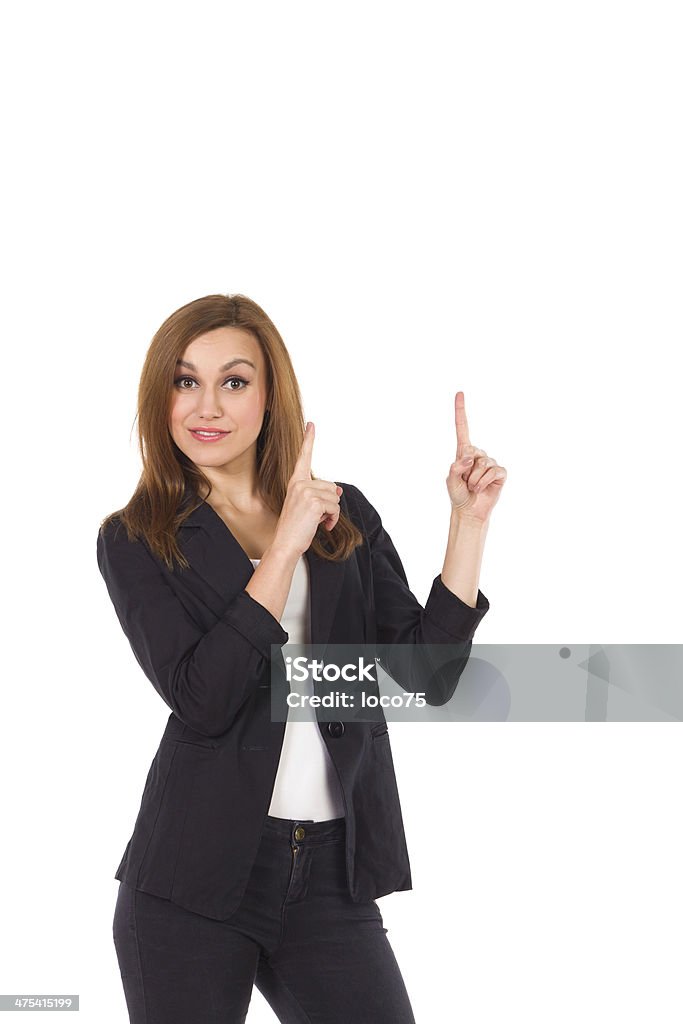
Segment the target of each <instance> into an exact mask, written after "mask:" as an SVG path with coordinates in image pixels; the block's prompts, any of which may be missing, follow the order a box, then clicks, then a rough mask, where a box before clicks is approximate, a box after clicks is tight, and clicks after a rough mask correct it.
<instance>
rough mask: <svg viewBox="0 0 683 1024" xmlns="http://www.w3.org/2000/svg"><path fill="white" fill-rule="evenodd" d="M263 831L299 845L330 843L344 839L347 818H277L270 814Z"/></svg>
mask: <svg viewBox="0 0 683 1024" xmlns="http://www.w3.org/2000/svg"><path fill="white" fill-rule="evenodd" d="M302 830H303V833H302ZM263 831H264V833H267V834H268V835H270V836H279V837H280V838H283V839H287V840H288V841H289V842H292V843H296V844H297V845H305V844H307V843H320V842H326V843H329V842H334V841H335V840H336V841H340V840H343V839H344V837H345V835H346V819H345V818H343V817H342V818H328V819H326V820H325V821H307V820H306V819H305V818H276V817H274V816H273V815H272V814H269V815H267V817H266V820H265V822H264V825H263ZM295 833H296V834H295Z"/></svg>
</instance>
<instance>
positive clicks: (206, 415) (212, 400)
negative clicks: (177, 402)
mask: <svg viewBox="0 0 683 1024" xmlns="http://www.w3.org/2000/svg"><path fill="white" fill-rule="evenodd" d="M197 413H198V415H199V416H201V417H202V418H203V419H207V420H211V419H216V418H217V417H218V416H222V415H223V409H222V408H221V403H220V396H219V393H218V392H215V391H212V390H211V388H203V389H202V391H201V393H200V395H199V398H198V400H197Z"/></svg>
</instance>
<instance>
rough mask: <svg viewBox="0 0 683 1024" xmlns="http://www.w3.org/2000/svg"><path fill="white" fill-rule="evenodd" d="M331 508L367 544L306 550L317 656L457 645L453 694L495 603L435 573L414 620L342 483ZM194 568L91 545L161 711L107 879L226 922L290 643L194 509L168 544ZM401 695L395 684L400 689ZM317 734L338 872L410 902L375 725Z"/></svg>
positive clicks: (270, 772)
mask: <svg viewBox="0 0 683 1024" xmlns="http://www.w3.org/2000/svg"><path fill="white" fill-rule="evenodd" d="M340 486H341V487H343V489H344V490H343V494H342V497H341V509H342V511H343V512H345V513H346V514H347V515H349V516H350V518H351V519H352V520H353V522H355V523H356V525H357V526H358V528H359V529H360V530H361V531H362V533H363V534H364V538H365V541H364V543H363V544H362V545H361V546H360V547H357V548H356V549H355V551H354V552H353V554H352V555H351V557H350V558H349V559H347V560H346V561H343V562H330V561H326V560H325V559H323V558H320V557H318V556H316V555H315V554H314V553H313V552H312V551H311V550H310V549H309V550H308V551H306V553H305V557H306V560H307V562H308V567H309V572H310V586H311V643H313V644H326V643H328V642H329V643H340V644H347V643H348V644H354V643H359V642H363V643H374V642H375V641H376V642H377V643H379V644H394V643H396V644H413V643H425V644H439V643H451V644H452V643H453V642H457V641H466V645H465V646H464V648H463V649H464V650H465V652H466V654H465V657H464V659H463V661H462V664H461V666H460V668H459V670H458V671H457V672H455V673H453V674H452V676H451V677H450V678H451V685H450V686H449V687H448V688H447V689H446V691H445V692H443V693H442V694H441V697H442V698H443V700H441V698H440V699H439V700H438V701H435V700H430V703H442V702H443V701H445V700H447V699H449V698H450V696H452V693H453V691H454V689H455V686H456V684H457V681H458V679H459V677H460V674H461V673H462V669H463V668H464V667H465V664H466V661H467V657H468V656H469V653H470V647H471V640H472V637H473V635H474V632H475V630H476V628H477V626H478V624H479V622H480V621H481V619H482V618H483V616H484V615H485V614H486V612H487V611H488V608H489V603H488V601H487V599H486V598H485V597H484V595H483V594H482V592H481V591H479V592H478V596H477V605H476V608H470V607H469V605H466V604H465V603H464V602H463V601H461V600H460V598H458V597H456V595H455V594H453V593H452V592H451V591H450V590H448V588H447V587H446V586H445V585H444V583H443V582H442V580H441V576H440V575H439V576H437V577H436V579H435V580H434V582H433V583H432V587H431V591H430V594H429V597H428V599H427V602H426V605H425V606H424V608H423V607H422V606H421V605H420V604H419V602H418V601H417V599H416V598H415V597H414V595H413V594H412V593H411V591H410V589H409V587H408V582H407V579H406V575H405V572H404V569H403V566H402V564H401V561H400V558H399V556H398V554H397V552H396V549H395V548H394V545H393V544H392V541H391V538H390V536H389V534H388V533H387V532H386V530H384V528H383V526H382V522H381V520H380V517H379V515H378V514H377V512H376V511H375V509H374V508H373V507H372V505H371V504H370V503H369V502H368V500H367V499H366V498H365V496H364V495H363V494H362V492H361V491H360V490H359V489H358V488H357V487H354V486H352V485H351V484H347V483H341V484H340ZM178 543H179V546H180V548H181V549H182V551H183V553H184V554H185V557H186V558H187V560H188V562H189V563H190V566H191V567H190V568H189V569H182V568H180V567H178V566H177V565H176V566H175V567H174V569H173V571H172V572H171V571H169V570H168V568H167V567H166V565H165V564H164V563H163V562H162V561H161V560H160V559H159V558H158V557H157V556H155V555H153V554H152V552H151V551H150V549H149V547H148V546H147V545H146V544H145V543H144V542H143V541H134V542H130V541H129V540H128V539H127V536H126V531H125V528H124V527H123V525H122V524H120V523H118V522H115V523H110V524H109V525H108V526H107V528H106V530H104V531H102V530H100V531H99V533H98V537H97V561H98V565H99V568H100V572H101V573H102V576H103V577H104V580H105V582H106V585H107V589H108V591H109V595H110V597H111V600H112V602H113V604H114V608H115V609H116V614H117V616H118V619H119V621H120V623H121V627H122V628H123V631H124V633H125V634H126V636H127V638H128V640H129V642H130V645H131V647H132V649H133V652H134V654H135V657H136V658H137V661H138V662H139V664H140V666H141V667H142V669H143V671H144V673H145V675H146V676H147V678H148V679H149V680H150V681H151V683H152V685H153V686H154V687H155V689H156V690H157V691H158V693H159V695H160V696H161V697H162V698H163V699H164V701H165V702H166V704H167V705H168V706H169V707H170V708H171V711H172V713H171V715H170V716H169V718H168V723H167V725H166V728H165V730H164V733H163V736H162V738H161V742H160V744H159V748H158V750H157V752H156V754H155V756H154V759H153V761H152V764H151V767H150V769H149V773H148V775H147V780H146V783H145V787H144V791H143V794H142V801H141V805H140V810H139V812H138V815H137V819H136V822H135V827H134V830H133V834H132V836H131V838H130V840H129V841H128V845H127V846H126V849H125V852H124V854H123V857H122V859H121V862H120V864H119V866H118V868H117V870H116V873H115V878H117V879H118V880H119V881H123V882H127V883H128V884H129V885H132V886H133V887H135V888H137V889H142V890H144V891H145V892H148V893H151V894H153V895H156V896H162V897H165V898H167V899H170V900H171V901H173V902H174V903H177V904H179V905H180V906H182V907H185V908H186V909H188V910H191V911H194V912H195V913H198V914H203V915H205V916H207V917H211V918H214V919H216V920H225V919H226V918H228V917H229V916H230V915H231V914H232V913H233V912H234V911H235V910H236V908H237V906H238V905H239V903H240V900H241V898H242V895H243V893H244V890H245V888H246V885H247V881H248V878H249V873H250V871H251V867H252V864H253V862H254V858H255V855H256V851H257V848H258V844H259V840H260V836H261V829H262V826H263V822H264V820H265V818H266V815H267V814H268V808H269V805H270V799H271V795H272V791H273V787H274V783H275V775H276V772H277V767H278V760H279V757H280V750H281V746H282V740H283V736H284V730H285V723H284V722H273V721H272V720H271V718H272V715H271V701H270V682H269V680H270V662H271V650H270V648H271V644H275V645H278V646H280V647H282V646H283V645H284V644H286V643H287V641H288V640H289V634H288V633H287V632H285V630H284V629H283V628H282V626H281V625H280V623H279V622H278V621H277V619H276V618H275V617H274V616H273V615H271V613H270V612H269V611H268V610H267V609H266V608H265V607H264V606H263V605H261V604H259V602H258V601H256V600H254V599H253V598H252V597H251V595H250V594H249V593H248V592H247V591H246V590H245V589H244V587H245V585H246V584H247V582H248V581H249V578H250V576H251V575H252V573H253V572H254V567H253V566H252V564H251V561H250V560H249V558H248V556H247V554H246V552H245V551H244V549H243V548H242V547H241V545H240V544H239V543H238V541H237V540H236V538H235V537H234V535H233V534H232V533H231V531H230V530H229V529H228V527H227V526H226V524H225V523H224V522H223V520H222V519H221V517H220V516H219V515H218V513H217V512H215V511H214V509H213V508H212V507H211V506H210V505H209V504H208V503H207V502H202V503H201V505H199V507H198V508H197V509H195V511H194V512H192V513H191V514H190V516H189V517H188V518H187V520H186V521H185V523H184V524H183V526H182V527H181V528H180V530H179V531H178ZM396 681H397V682H400V680H396ZM381 718H382V721H380V722H379V723H378V724H377V723H376V724H372V723H370V722H327V723H323V722H318V726H319V728H320V731H321V734H322V737H323V741H324V742H325V744H326V746H327V749H328V750H329V753H330V756H331V758H332V761H333V763H334V765H335V767H336V769H337V771H338V774H339V780H340V783H341V787H342V791H343V796H344V803H345V808H346V868H347V880H348V887H349V893H350V896H351V898H352V900H353V901H354V902H362V901H369V900H372V899H375V898H377V897H379V896H383V895H385V894H386V893H389V892H394V891H396V890H401V889H411V888H412V880H411V874H410V863H409V859H408V851H407V848H406V841H405V835H404V830H403V820H402V815H401V806H400V802H399V796H398V790H397V787H396V778H395V775H394V766H393V760H392V755H391V747H390V742H389V734H388V726H387V723H386V721H385V720H384V716H383V715H381Z"/></svg>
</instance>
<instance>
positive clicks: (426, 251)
mask: <svg viewBox="0 0 683 1024" xmlns="http://www.w3.org/2000/svg"><path fill="white" fill-rule="evenodd" d="M3 11H4V13H3V17H2V22H3V24H2V32H1V33H0V36H1V37H2V43H1V44H0V46H1V52H0V57H1V59H0V74H1V75H2V87H3V88H2V94H3V99H4V102H3V111H2V138H3V141H4V149H5V154H4V157H3V162H2V178H3V189H2V195H3V216H2V222H3V231H2V233H3V236H4V240H3V242H2V250H3V252H2V255H3V282H4V285H5V302H4V304H3V305H4V313H5V318H4V335H5V337H4V345H3V350H2V351H3V358H4V359H5V361H6V362H5V378H4V388H3V397H4V401H3V405H2V435H3V441H4V458H3V481H4V485H5V498H4V501H3V508H2V517H3V522H2V527H3V529H2V537H3V541H4V543H3V580H4V591H5V605H4V612H3V620H4V621H3V625H4V629H5V641H4V645H3V655H4V657H3V680H4V682H3V702H2V717H3V742H2V748H1V751H2V752H1V761H0V768H1V770H2V782H3V786H2V811H3V813H2V821H3V835H4V842H3V845H2V854H1V855H0V858H1V859H0V905H1V906H2V926H1V933H0V934H1V939H2V949H1V950H0V965H1V967H0V974H1V979H0V991H2V992H6V993H10V992H28V993H50V992H70V993H79V994H80V997H81V1006H82V1009H81V1011H80V1019H81V1020H83V1021H84V1022H85V1021H87V1022H88V1024H90V1022H93V1024H109V1022H112V1024H113V1022H120V1021H124V1020H126V1019H127V1014H126V1010H125V1003H124V997H123V990H122V986H121V980H120V977H119V974H118V965H117V961H116V958H115V951H114V946H113V942H112V939H111V920H112V916H113V910H114V903H115V898H116V891H117V888H118V882H116V881H115V880H114V877H113V875H114V870H115V868H116V866H117V865H118V863H119V860H120V857H121V855H122V853H123V849H124V846H125V843H126V841H127V839H128V837H129V835H130V832H131V830H132V826H133V823H134V819H135V815H136V813H137V810H138V806H139V800H140V796H141V793H142V787H143V783H144V779H145V775H146V772H147V769H148V767H149V764H150V761H151V759H152V757H153V755H154V752H155V750H156V746H157V743H158V740H159V738H160V735H161V732H162V730H163V727H164V724H165V721H166V718H167V715H168V709H167V708H166V706H165V705H164V704H163V702H162V701H161V700H160V698H159V697H158V695H157V694H156V693H155V692H154V690H153V688H152V687H151V685H150V684H149V683H148V682H147V681H146V679H145V677H144V675H143V674H142V672H141V670H140V669H139V668H138V666H137V663H136V662H135V660H134V657H133V654H132V652H131V651H130V648H129V646H128V643H127V641H126V639H125V637H124V635H123V633H122V632H121V630H120V627H119V625H118V622H117V620H116V618H115V614H114V610H113V607H112V605H111V603H110V601H109V598H108V595H107V593H106V589H105V586H104V582H103V581H102V579H101V577H100V575H99V572H98V569H97V564H96V558H95V540H96V534H97V529H98V526H99V522H100V520H101V519H102V518H103V517H104V516H105V515H106V514H107V513H109V512H110V511H113V510H114V509H116V508H120V507H121V506H122V505H123V504H125V503H126V502H127V501H128V499H129V497H130V495H131V494H132V492H133V489H134V487H135V484H136V481H137V478H138V474H139V462H138V458H137V454H136V449H135V436H134V432H133V418H134V415H135V400H136V389H137V382H138V377H139V373H140V370H141V367H142V363H143V360H144V356H145V352H146V349H147V346H148V345H149V342H150V341H151V338H152V335H153V333H154V331H155V330H156V329H157V327H158V326H159V325H160V324H161V322H162V321H163V320H164V319H165V318H166V317H167V316H168V315H169V314H170V313H171V312H172V311H173V310H174V309H176V308H177V307H178V306H180V305H182V304H184V303H185V302H188V301H189V300H191V299H193V298H197V297H199V296H202V295H206V294H209V293H212V292H219V291H220V292H223V293H227V292H230V293H232V292H243V293H245V294H247V295H249V296H251V297H252V298H254V299H255V300H256V301H257V302H258V303H259V304H260V305H262V306H263V307H264V308H265V310H266V311H267V312H268V314H269V315H270V316H271V317H272V319H273V320H274V322H275V323H276V325H277V326H278V328H279V330H280V331H281V333H282V335H283V337H284V339H285V342H286V344H287V346H288V348H289V350H290V353H291V355H292V358H293V361H294V366H295V369H296V372H297V374H298V376H299V380H300V384H301V388H302V392H303V396H304V401H305V414H306V417H307V418H308V419H312V420H313V421H314V423H315V425H316V442H315V449H314V457H313V472H314V473H315V474H316V475H317V476H320V477H325V478H327V479H337V480H346V481H349V482H352V483H356V484H357V485H358V486H359V487H360V488H361V489H362V490H363V491H364V493H365V494H366V496H367V497H368V498H369V500H370V501H371V502H372V503H373V504H374V505H375V507H376V508H377V509H378V510H379V511H380V513H381V515H382V517H383V520H384V523H385V526H386V528H387V530H388V531H389V533H390V534H391V536H392V539H393V541H394V543H395V545H396V547H397V549H398V551H399V553H400V555H401V557H402V559H403V562H404V565H405V568H406V571H407V573H408V578H409V581H410V584H411V588H412V589H413V591H414V593H415V594H416V595H417V596H418V597H419V599H420V600H421V601H423V602H424V600H426V597H427V594H428V591H429V585H430V583H431V581H432V579H433V578H434V576H435V575H436V574H437V573H438V572H440V570H441V565H442V560H443V554H444V551H445V544H446V537H447V529H448V497H447V492H446V485H445V479H446V475H447V473H448V468H449V464H450V462H451V461H452V460H453V458H454V455H455V431H454V423H453V399H454V395H455V392H456V391H457V390H463V391H464V392H465V398H466V403H467V412H468V416H469V424H470V432H471V437H472V441H473V443H474V444H476V445H478V446H480V447H482V448H484V449H485V450H486V452H487V453H488V454H489V455H492V456H493V457H494V458H496V459H497V461H498V462H499V463H500V464H501V465H504V466H505V467H506V468H507V471H508V481H507V483H506V485H505V488H504V490H503V494H502V497H501V499H500V501H499V503H498V506H497V507H496V508H495V510H494V512H493V515H492V520H491V525H490V529H489V534H488V539H487V543H486V550H485V553H484V560H483V566H482V573H481V578H480V585H481V589H482V590H483V592H484V593H485V594H486V595H487V597H488V598H489V600H490V602H491V609H490V611H489V613H488V615H487V616H486V618H485V620H484V621H483V623H482V625H481V627H480V628H479V630H478V633H477V637H476V641H477V642H481V643H497V642H512V643H515V642H517V643H522V642H523V643H536V642H538V643H553V644H555V643H557V644H558V645H560V644H567V645H571V644H572V643H594V644H601V643H636V642H637V643H676V642H680V641H681V640H682V639H683V638H682V637H681V629H680V609H681V601H680V596H679V594H680V574H681V539H680V538H681V533H680V529H679V528H678V527H677V526H676V523H677V522H678V521H679V517H680V508H681V473H680V466H679V462H680V430H679V416H678V412H677V410H678V405H679V393H680V375H679V372H678V371H677V370H676V368H675V367H676V359H677V356H678V353H679V350H680V346H681V294H680V292H681V270H682V266H681V263H682V259H681V238H682V237H683V234H682V229H683V224H682V219H683V218H682V216H681V213H682V200H681V196H682V190H681V181H683V167H682V164H683V160H682V146H681V95H682V93H681V89H682V86H683V82H682V78H683V74H682V72H681V60H680V54H681V46H682V44H683V40H682V38H681V35H682V33H681V15H680V7H679V5H677V4H675V3H662V2H656V0H649V2H648V3H647V4H646V3H644V2H640V3H637V2H633V3H624V2H621V3H607V2H602V0H590V2H577V0H574V2H572V3H552V2H550V3H548V2H545V3H543V2H537V3H531V2H528V0H523V2H519V3H515V4H510V3H501V2H497V3H494V2H480V3H476V4H474V3H470V4H462V3H452V4H446V3H443V4H439V3H433V2H432V3H430V2H422V3H420V4H419V5H418V4H417V3H411V4H405V3H403V4H401V3H399V4H396V3H393V4H388V3H387V4H380V3H372V2H367V0H365V2H363V3H348V2H347V3H346V4H345V5H344V6H340V5H336V6H333V5H328V4H320V3H312V2H307V3H284V4H275V3H250V4H239V5H237V4H230V3H222V4H218V3H216V4H209V3H195V4H193V5H192V6H190V5H187V4H183V5H180V4H165V5H164V6H163V7H162V6H161V5H159V6H156V5H152V4H145V3H141V2H139V0H136V3H118V4H116V5H114V4H110V5H106V6H105V5H103V4H92V3H90V4H85V3H69V2H66V3H65V2H61V3H59V4H54V3H50V4H48V3H45V2H39V3H33V4H23V5H22V4H18V3H15V4H8V5H5V7H4V8H3ZM391 731H392V743H393V750H394V757H395V761H396V768H397V775H398V781H399V787H400V790H401V799H402V806H403V810H404V817H405V825H406V833H407V838H408V844H409V850H410V854H411V863H412V866H413V881H414V885H415V888H414V890H413V891H412V892H404V893H396V894H392V895H390V896H387V897H385V898H383V899H382V900H381V901H380V903H379V905H380V908H381V910H382V913H383V916H384V921H385V925H386V926H387V927H388V929H389V932H388V935H389V938H390V941H391V943H392V946H393V948H394V951H395V953H396V956H397V958H398V961H399V964H400V965H401V968H402V970H403V974H404V977H405V980H406V984H407V987H408V990H409V993H410V996H411V999H412V1002H413V1007H414V1011H415V1015H416V1019H417V1021H418V1022H419V1024H434V1022H436V1024H440V1022H442V1021H451V1020H460V1021H466V1022H467V1024H489V1022H491V1024H493V1022H496V1024H498V1022H500V1021H501V1020H504V1019H508V1018H509V1017H511V1016H514V1017H521V1016H523V1018H524V1019H525V1021H526V1022H527V1024H535V1022H543V1024H546V1022H547V1021H548V1020H552V1021H553V1022H554V1024H563V1022H572V1024H574V1022H576V1021H579V1020H580V1021H581V1022H582V1024H593V1022H595V1024H598V1022H600V1024H602V1022H604V1021H606V1020H610V1021H612V1020H619V1021H620V1024H627V1022H638V1024H641V1022H642V1021H643V1020H649V1021H653V1022H656V1024H668V1022H674V1021H676V1022H679V1021H680V1020H681V1013H682V1007H681V989H680V963H681V952H682V950H681V938H680V935H681V932H680V918H681V912H682V911H683V892H682V884H681V872H680V863H681V853H682V851H681V838H682V836H681V826H680V821H681V815H680V777H681V753H680V750H681V732H680V728H679V727H678V726H677V725H676V724H675V723H654V724H647V725H645V724H637V723H636V724H611V725H609V724H599V723H591V724H586V723H583V724H581V723H567V724H559V723H546V724H543V723H540V724H510V723H499V724H479V725H475V724H464V723H460V724H458V723H441V724H438V725H422V726H421V727H418V726H416V725H403V726H399V725H395V726H393V727H392V728H391ZM14 1016H15V1015H14V1014H8V1020H11V1019H13V1018H14ZM272 1020H274V1016H273V1014H272V1013H271V1011H270V1010H269V1008H268V1006H267V1004H266V1003H265V1001H264V1000H263V998H262V997H261V995H260V993H259V992H258V991H256V990H255V991H254V995H253V999H252V1006H251V1010H250V1013H249V1022H250V1024H251V1022H254V1024H258V1022H264V1024H265V1022H267V1021H272Z"/></svg>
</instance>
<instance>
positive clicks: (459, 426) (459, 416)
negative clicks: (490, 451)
mask: <svg viewBox="0 0 683 1024" xmlns="http://www.w3.org/2000/svg"><path fill="white" fill-rule="evenodd" d="M455 437H456V458H458V457H459V456H460V454H461V452H462V450H463V448H465V447H467V445H468V444H469V443H470V431H469V427H468V426H467V414H466V413H465V393H464V392H463V391H457V392H456V394H455Z"/></svg>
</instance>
